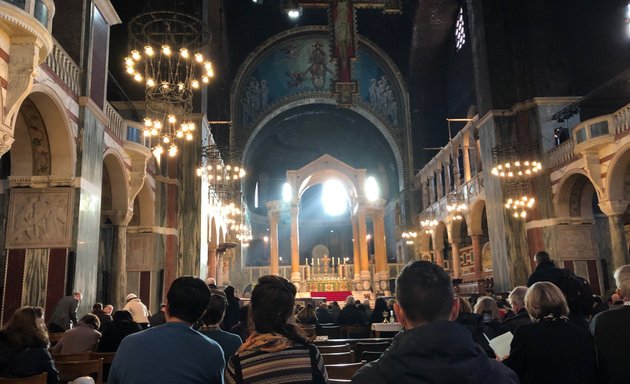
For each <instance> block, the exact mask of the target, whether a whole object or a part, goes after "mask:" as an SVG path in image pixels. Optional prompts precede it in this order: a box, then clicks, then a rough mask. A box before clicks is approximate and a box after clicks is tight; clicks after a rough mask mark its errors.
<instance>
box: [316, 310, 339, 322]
mask: <svg viewBox="0 0 630 384" xmlns="http://www.w3.org/2000/svg"><path fill="white" fill-rule="evenodd" d="M315 315H317V321H318V322H319V323H320V324H322V323H334V322H335V319H334V318H333V316H332V314H331V313H330V312H328V310H327V309H324V308H319V307H318V308H317V309H316V310H315Z"/></svg>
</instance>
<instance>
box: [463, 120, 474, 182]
mask: <svg viewBox="0 0 630 384" xmlns="http://www.w3.org/2000/svg"><path fill="white" fill-rule="evenodd" d="M470 134H471V135H472V134H473V132H470ZM463 148H464V150H463V151H462V156H464V158H463V160H464V161H463V162H464V181H465V182H468V181H469V180H470V179H471V177H472V174H471V172H470V140H468V142H464V146H463Z"/></svg>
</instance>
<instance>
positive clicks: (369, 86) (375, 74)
mask: <svg viewBox="0 0 630 384" xmlns="http://www.w3.org/2000/svg"><path fill="white" fill-rule="evenodd" d="M354 68H355V74H356V75H357V77H358V79H359V83H360V85H359V95H360V97H361V98H362V99H363V100H365V101H366V102H367V103H368V104H369V105H370V106H371V107H372V108H373V109H374V110H375V111H376V112H377V113H378V114H380V115H381V116H383V117H384V118H385V119H386V120H387V121H389V122H390V123H391V124H392V125H394V126H397V125H398V124H399V112H398V109H399V105H400V103H399V102H398V100H397V99H398V97H397V92H396V91H395V89H396V87H397V86H396V82H395V81H393V79H392V78H391V77H390V76H389V75H388V74H387V73H386V72H385V70H384V69H383V67H382V66H381V65H379V63H378V62H377V61H376V59H375V58H373V57H371V56H370V54H369V53H368V52H367V51H366V50H364V49H359V54H358V58H357V60H356V62H355V63H354Z"/></svg>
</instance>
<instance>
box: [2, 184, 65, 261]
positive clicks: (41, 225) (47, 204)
mask: <svg viewBox="0 0 630 384" xmlns="http://www.w3.org/2000/svg"><path fill="white" fill-rule="evenodd" d="M73 196H74V195H73V190H72V188H49V189H46V191H43V190H40V189H28V188H14V189H11V193H10V197H9V217H8V223H7V234H6V236H7V237H6V248H8V249H19V248H67V247H70V246H71V240H72V213H73V207H74V203H73Z"/></svg>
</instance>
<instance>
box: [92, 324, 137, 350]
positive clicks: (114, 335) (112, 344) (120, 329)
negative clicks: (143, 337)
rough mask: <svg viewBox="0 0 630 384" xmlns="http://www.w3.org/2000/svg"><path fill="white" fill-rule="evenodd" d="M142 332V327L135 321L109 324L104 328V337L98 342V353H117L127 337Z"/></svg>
mask: <svg viewBox="0 0 630 384" xmlns="http://www.w3.org/2000/svg"><path fill="white" fill-rule="evenodd" d="M140 331H142V327H140V325H139V324H138V323H136V322H135V321H132V322H129V321H121V322H116V323H114V322H112V323H108V324H107V325H106V326H105V328H103V336H101V340H100V341H99V342H98V348H97V351H98V352H116V351H117V350H118V346H119V345H120V342H121V341H122V340H123V339H124V338H125V337H127V336H129V335H131V334H133V333H136V332H140Z"/></svg>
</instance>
